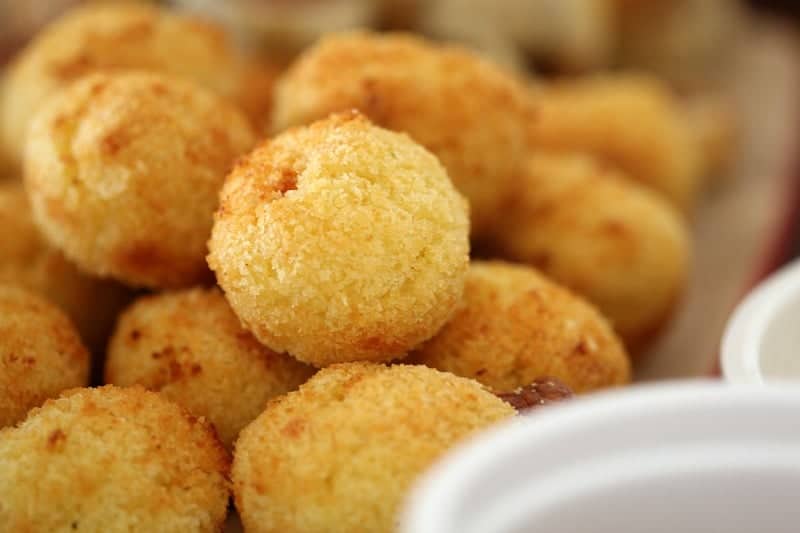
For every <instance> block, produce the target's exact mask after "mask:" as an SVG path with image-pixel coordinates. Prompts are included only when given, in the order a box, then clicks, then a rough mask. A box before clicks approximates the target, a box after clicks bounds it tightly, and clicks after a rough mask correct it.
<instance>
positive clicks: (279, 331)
mask: <svg viewBox="0 0 800 533" xmlns="http://www.w3.org/2000/svg"><path fill="white" fill-rule="evenodd" d="M468 233H469V221H468V216H467V206H466V203H465V202H464V199H463V198H462V197H461V196H460V195H459V193H458V192H457V191H456V190H455V189H454V188H453V185H452V183H451V182H450V180H449V179H448V178H447V173H446V171H445V169H444V168H443V167H442V165H441V164H440V163H439V161H438V160H437V159H436V157H435V156H433V155H432V154H431V153H430V152H428V151H427V150H425V149H424V148H422V147H421V146H419V145H418V144H416V143H415V142H414V141H412V140H411V139H410V138H409V137H408V136H406V135H404V134H400V133H394V132H391V131H388V130H384V129H382V128H378V127H376V126H373V125H372V124H371V123H370V122H369V121H368V120H367V119H366V118H364V117H363V116H361V115H359V114H357V113H344V114H338V115H333V116H331V117H330V118H328V119H326V120H322V121H319V122H317V123H315V124H313V125H311V126H309V127H301V128H297V129H292V130H290V131H288V132H286V133H284V134H282V135H280V136H278V137H276V138H275V139H273V140H271V141H267V142H265V143H264V144H262V145H261V146H259V147H258V148H256V149H255V150H254V151H253V152H252V153H251V154H250V155H249V156H247V157H246V158H243V159H242V160H241V161H240V162H239V163H238V164H237V166H236V168H234V170H233V172H232V173H231V174H230V176H228V179H227V181H226V182H225V186H224V188H223V190H222V194H221V202H220V207H219V209H218V210H217V212H216V214H215V222H214V229H213V232H212V235H211V240H210V242H209V250H210V254H209V258H208V261H209V265H210V266H211V268H212V270H214V272H215V273H216V275H217V281H218V282H219V284H220V286H221V287H222V288H223V289H224V291H225V293H226V296H227V298H228V301H229V302H230V303H231V306H232V307H233V310H234V311H235V312H236V314H237V315H238V316H239V318H240V319H241V320H242V321H243V322H244V323H245V325H246V326H247V327H248V329H250V330H251V331H252V332H253V333H254V334H255V336H256V337H257V338H258V339H259V340H260V341H261V342H263V343H264V344H266V345H267V346H269V347H270V348H272V349H273V350H275V351H277V352H285V351H288V352H289V353H290V354H292V355H293V356H295V357H296V358H297V359H299V360H301V361H305V362H308V363H311V364H313V365H315V366H325V365H329V364H332V363H338V362H346V361H356V360H373V361H388V360H391V359H395V358H398V357H402V356H403V355H405V354H406V352H407V351H408V350H410V349H411V348H413V347H414V346H416V345H417V344H419V343H421V342H422V341H425V340H427V339H428V338H430V337H431V336H432V335H433V334H434V333H436V331H437V330H438V329H439V328H440V327H441V326H442V325H443V324H444V323H445V322H446V321H447V319H448V318H449V317H450V315H451V313H452V312H453V310H454V309H455V306H456V304H457V303H458V301H459V300H460V299H461V293H462V290H463V288H464V276H465V275H466V271H467V266H468V262H469V258H468V254H469V242H468Z"/></svg>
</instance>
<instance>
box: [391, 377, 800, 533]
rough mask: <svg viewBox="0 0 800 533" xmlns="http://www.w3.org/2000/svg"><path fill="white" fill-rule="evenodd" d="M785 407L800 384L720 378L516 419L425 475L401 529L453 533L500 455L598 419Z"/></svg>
mask: <svg viewBox="0 0 800 533" xmlns="http://www.w3.org/2000/svg"><path fill="white" fill-rule="evenodd" d="M786 404H790V405H792V409H793V410H794V409H795V408H797V409H800V386H798V385H797V384H791V383H784V384H773V385H771V386H769V387H764V386H759V385H739V386H735V387H732V386H730V385H728V384H726V383H725V382H722V381H719V380H710V379H702V380H694V381H674V382H663V383H659V384H642V385H634V386H631V387H627V388H625V389H623V390H619V391H611V392H602V393H598V394H595V395H589V396H586V397H582V398H579V399H576V400H573V401H570V402H565V403H564V404H560V405H556V406H551V407H548V408H547V409H546V410H543V411H539V412H536V413H535V414H534V415H532V416H530V417H517V418H515V419H514V420H513V421H510V422H506V423H503V424H500V425H499V426H497V427H495V428H493V429H491V430H489V431H488V432H486V433H483V434H480V435H478V436H477V438H475V439H473V440H471V441H469V442H467V443H465V444H462V445H461V446H459V447H457V448H456V449H455V450H454V451H453V452H451V453H450V454H448V455H447V456H446V457H445V458H444V459H443V460H442V461H440V462H439V463H437V464H435V465H434V466H433V467H432V468H431V469H430V470H429V471H428V472H426V473H425V474H424V475H423V476H422V478H421V479H419V480H418V482H417V483H416V484H415V486H414V488H413V490H412V492H411V494H410V497H409V498H408V500H407V501H406V505H405V507H404V508H403V511H402V514H401V516H400V518H401V520H400V526H401V527H400V530H399V531H400V532H401V533H450V532H451V531H453V528H452V527H451V526H452V523H453V522H452V521H453V520H454V517H455V516H456V512H457V511H456V509H457V508H458V506H459V502H461V501H463V499H464V498H465V496H466V495H467V494H468V493H469V490H470V488H471V487H473V486H474V481H475V480H476V479H480V478H483V477H485V475H486V473H487V471H491V469H492V466H493V465H494V464H495V462H496V459H497V458H498V457H502V456H504V455H507V454H509V453H510V452H512V451H513V450H516V449H518V448H519V447H520V446H522V445H524V443H526V442H529V441H530V440H532V439H536V438H539V437H541V436H542V435H552V434H554V433H556V434H557V433H560V432H562V431H563V430H565V429H568V428H573V427H576V425H580V424H586V423H588V422H589V421H590V420H591V421H596V420H597V419H598V418H599V419H603V418H606V419H607V418H609V417H610V418H612V419H613V418H626V417H630V416H646V417H649V416H653V415H654V413H656V412H657V411H658V410H659V409H666V410H669V409H671V408H675V407H676V406H680V407H681V408H683V409H687V410H689V409H696V408H697V406H698V405H707V406H710V407H713V408H715V409H720V408H726V409H737V408H739V407H748V408H750V407H753V406H754V405H764V406H767V405H769V406H774V405H784V406H785V405H786ZM578 427H579V426H578ZM687 437H691V436H690V435H688V436H687Z"/></svg>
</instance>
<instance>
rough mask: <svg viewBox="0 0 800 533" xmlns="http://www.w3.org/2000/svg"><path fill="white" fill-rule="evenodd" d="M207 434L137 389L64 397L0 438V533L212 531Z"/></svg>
mask: <svg viewBox="0 0 800 533" xmlns="http://www.w3.org/2000/svg"><path fill="white" fill-rule="evenodd" d="M228 468H229V459H228V456H227V454H226V452H225V449H224V448H223V447H222V445H221V444H220V443H219V441H218V440H217V438H216V435H215V434H214V431H213V429H212V428H211V427H210V426H209V425H208V424H207V423H206V422H205V421H204V420H202V419H198V418H195V417H194V416H191V415H189V413H188V412H186V411H185V410H183V409H182V408H180V407H178V406H177V405H176V404H174V403H172V402H169V401H167V400H166V399H164V398H163V397H161V396H159V395H158V394H155V393H152V392H148V391H145V390H144V389H142V388H141V387H134V388H119V387H113V386H106V387H102V388H97V389H73V390H71V391H68V392H67V393H65V394H64V395H62V396H61V397H60V398H59V399H57V400H50V401H48V402H47V403H45V405H44V407H42V408H40V409H35V410H33V411H32V412H31V413H30V414H29V415H28V418H27V419H26V420H25V421H24V422H22V423H21V424H20V425H19V426H17V427H16V428H6V429H4V430H2V431H0V472H2V473H3V475H2V476H0V524H2V525H3V530H4V531H26V532H27V531H30V532H45V531H47V532H50V531H59V532H60V531H104V532H108V533H116V532H128V531H159V532H164V533H167V532H175V533H178V532H181V533H182V532H185V531H197V532H217V531H221V528H222V523H223V520H224V519H225V514H226V512H227V506H228V481H227V475H228Z"/></svg>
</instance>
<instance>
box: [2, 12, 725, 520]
mask: <svg viewBox="0 0 800 533" xmlns="http://www.w3.org/2000/svg"><path fill="white" fill-rule="evenodd" d="M271 79H272V78H271V73H270V72H269V71H268V70H266V69H261V68H260V67H259V65H258V64H257V63H255V62H253V61H252V60H249V59H248V58H246V57H243V56H241V55H239V54H238V53H237V52H236V51H235V50H234V49H233V48H232V46H231V45H230V44H229V43H228V41H227V40H226V39H225V37H224V35H223V33H222V32H221V31H220V30H219V29H217V28H215V27H213V26H210V25H208V24H207V23H199V22H197V21H194V20H191V19H189V18H187V17H184V16H182V15H179V14H176V13H171V12H166V11H162V10H159V9H158V8H154V7H149V6H143V5H130V4H123V5H120V4H99V5H89V6H88V7H83V8H79V9H77V10H75V11H73V12H71V13H69V14H67V15H66V16H64V17H63V18H62V19H61V20H58V21H56V22H55V23H53V24H52V25H50V26H49V27H47V28H46V29H45V30H44V31H43V32H42V33H41V34H40V35H38V36H37V37H36V38H35V39H34V40H33V41H32V42H31V43H30V44H29V45H28V46H27V48H25V49H24V50H23V51H22V52H21V53H20V54H19V55H18V56H17V58H16V59H15V61H14V62H13V64H12V65H11V66H10V68H9V70H8V72H7V75H6V79H5V85H4V89H3V91H2V95H1V96H0V132H1V133H2V135H0V138H1V139H2V147H3V154H4V158H5V159H6V165H7V166H8V168H11V169H17V170H16V172H19V174H20V175H21V176H22V177H23V180H24V189H23V187H22V186H20V184H19V183H17V182H16V181H15V180H14V179H13V178H14V176H13V174H14V173H15V171H14V170H11V171H9V179H7V180H6V181H5V182H4V183H2V184H1V185H0V283H2V285H0V385H2V387H0V427H3V429H1V430H0V530H2V531H28V532H40V531H41V532H45V531H47V532H50V531H107V532H115V531H160V532H162V531H163V532H168V531H176V532H178V531H180V532H184V531H217V530H219V529H220V527H221V525H222V523H223V521H224V520H225V517H226V514H227V512H228V504H229V499H230V497H231V495H232V496H233V498H234V501H235V506H236V510H237V511H238V513H239V515H240V517H241V520H242V523H243V526H244V529H245V531H252V532H261V531H263V532H282V533H291V532H314V533H318V532H323V531H331V532H334V531H341V532H358V531H363V532H384V531H385V532H388V531H392V530H393V528H394V526H395V524H396V519H397V512H398V509H399V508H400V506H401V504H402V501H403V498H404V497H405V495H406V493H407V491H408V489H409V487H410V486H411V485H412V483H413V482H414V480H415V479H416V478H417V477H418V475H419V474H420V473H421V472H422V471H424V470H425V469H426V468H427V467H428V466H429V465H430V464H431V463H432V462H433V461H434V460H436V459H437V458H438V457H440V456H441V455H442V453H443V452H445V451H446V450H448V449H449V448H451V447H452V446H453V445H454V444H456V443H457V442H460V441H461V440H463V439H464V438H466V437H467V436H468V435H470V434H472V433H474V432H475V431H478V430H481V429H484V428H486V427H487V426H490V425H492V424H494V423H496V422H499V421H501V420H503V419H506V418H509V417H512V416H514V415H515V413H516V411H515V409H514V408H513V407H512V405H511V404H510V403H507V402H506V401H504V399H508V397H509V394H511V395H512V396H513V394H514V393H515V392H519V391H520V390H523V391H524V390H526V388H529V387H531V386H535V385H536V383H539V382H541V380H543V379H545V378H554V379H556V380H558V381H560V382H563V384H565V386H566V387H568V388H570V389H571V390H573V391H575V392H576V393H578V394H580V393H584V392H589V391H594V390H597V389H602V388H605V387H613V386H619V385H624V384H626V383H628V382H629V380H630V357H629V354H631V355H637V354H639V353H641V351H642V350H643V349H644V348H645V347H646V346H647V344H648V343H649V342H651V341H652V339H653V338H654V336H655V335H656V334H657V333H658V331H659V330H661V329H662V327H663V326H664V325H665V324H666V323H667V322H668V320H669V317H670V315H671V314H672V312H673V310H674V308H675V306H676V304H677V302H678V301H679V299H680V295H681V292H682V289H683V287H684V284H685V281H686V277H687V268H688V240H689V239H688V235H687V226H686V221H685V216H686V214H687V213H689V212H690V211H691V207H692V204H693V203H694V201H695V200H696V198H697V196H698V194H699V193H700V191H701V190H702V186H703V184H702V179H703V178H704V176H705V175H707V174H708V173H709V171H710V169H709V165H710V163H709V162H708V161H706V160H704V157H705V154H704V152H703V150H702V146H703V145H704V143H705V142H707V141H708V140H707V139H704V138H700V137H699V136H698V135H696V134H695V132H694V130H693V129H692V127H691V117H690V116H689V114H688V112H687V111H686V110H685V109H684V108H683V107H681V105H680V103H679V102H678V101H677V100H676V99H675V97H674V96H673V95H672V93H671V92H670V91H668V90H667V89H666V88H665V87H664V86H662V84H660V83H659V82H658V81H655V80H652V79H649V78H646V77H640V76H615V77H609V76H606V77H597V78H592V79H584V80H581V81H578V82H569V83H567V82H563V83H559V84H547V83H542V82H534V81H531V80H526V79H524V78H523V77H521V76H520V75H518V74H515V73H512V72H508V71H505V70H503V69H501V68H500V67H497V66H495V65H493V64H492V63H490V62H489V61H487V60H485V59H482V58H481V57H479V56H477V55H475V54H473V53H471V52H469V51H467V50H464V49H460V48H457V47H454V46H448V45H441V44H434V43H432V42H427V41H425V40H423V39H421V38H418V37H413V36H408V35H391V34H372V33H363V32H359V33H345V34H339V35H332V36H329V37H326V38H324V39H322V41H321V42H319V43H318V44H316V45H315V46H313V47H312V48H310V49H309V50H307V51H306V52H304V53H303V54H302V56H301V57H299V58H298V59H297V60H296V61H295V62H294V64H292V65H291V66H289V68H288V69H287V70H286V71H285V72H284V73H283V74H282V76H281V77H280V79H279V80H278V81H277V82H276V85H275V87H274V95H273V91H272V86H271ZM265 80H270V81H265ZM273 96H274V97H273ZM471 242H472V243H473V244H475V243H477V244H479V245H480V246H481V249H483V250H488V251H489V253H490V254H491V256H492V257H495V258H502V259H504V260H506V261H516V262H517V263H511V262H503V261H501V260H497V259H495V260H473V261H470V243H471ZM215 282H216V286H215ZM133 298H135V300H133V301H132V299H133ZM125 305H127V306H128V307H127V309H126V310H124V312H122V313H121V314H120V315H119V316H118V317H117V310H119V309H120V308H121V307H123V306H125ZM115 321H116V322H115ZM114 322H115V324H114ZM112 328H113V332H112V331H111V329H112ZM109 337H110V340H108V339H109ZM90 368H94V369H95V374H97V375H100V376H102V377H101V378H100V379H99V381H102V382H103V383H105V385H104V386H101V387H95V388H89V387H87V385H88V384H89V383H90V381H89V376H90ZM100 368H102V369H103V370H102V371H100V373H98V369H100ZM95 381H98V380H95ZM528 392H530V391H528ZM528 397H530V394H529V395H528ZM511 403H515V402H511ZM515 405H516V403H515Z"/></svg>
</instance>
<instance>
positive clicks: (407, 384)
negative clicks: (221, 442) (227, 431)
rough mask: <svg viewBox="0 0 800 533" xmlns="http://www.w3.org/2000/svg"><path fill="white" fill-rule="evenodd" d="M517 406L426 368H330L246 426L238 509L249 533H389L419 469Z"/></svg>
mask: <svg viewBox="0 0 800 533" xmlns="http://www.w3.org/2000/svg"><path fill="white" fill-rule="evenodd" d="M514 413H515V412H514V409H513V408H512V407H511V406H510V405H508V404H506V403H505V402H503V401H502V400H501V399H499V398H498V397H496V396H495V395H494V394H492V393H490V392H489V391H487V390H486V389H484V388H483V387H482V386H481V385H480V384H478V383H477V382H475V381H472V380H468V379H464V378H460V377H456V376H454V375H452V374H448V373H444V372H438V371H436V370H432V369H429V368H425V367H422V366H408V365H396V366H389V367H387V366H384V365H376V364H372V363H347V364H340V365H334V366H331V367H328V368H326V369H323V370H321V371H320V372H318V373H317V374H316V375H315V376H314V377H313V378H311V380H309V381H308V382H307V383H306V384H304V385H302V386H301V387H300V390H299V391H296V392H292V393H289V394H288V395H286V396H283V397H281V398H279V399H277V400H275V401H273V402H271V403H270V404H269V406H268V407H267V409H266V410H265V411H264V413H263V414H262V415H261V416H260V417H258V418H257V419H256V420H255V421H254V422H253V423H252V424H250V425H249V426H248V427H247V428H245V430H244V431H243V432H242V435H241V436H240V437H239V440H238V441H237V443H236V452H235V457H234V466H233V483H234V493H235V498H236V507H237V509H238V511H239V513H240V515H241V517H242V521H243V523H244V526H245V530H247V531H248V532H252V533H260V532H265V533H266V532H278V531H280V532H282V533H300V532H304V533H306V532H320V531H328V532H338V531H341V532H348V533H359V532H363V533H381V532H385V533H390V532H392V531H394V530H395V526H396V519H397V512H398V510H399V506H400V505H401V503H402V500H403V498H404V497H405V496H406V493H407V491H408V490H409V488H410V486H411V484H412V483H413V481H414V480H415V479H416V478H417V476H419V475H420V474H421V473H422V472H423V471H424V470H425V469H426V468H427V467H428V466H430V464H431V463H432V462H433V461H434V460H436V459H437V458H439V457H440V456H441V455H442V454H443V453H444V452H446V451H447V450H448V449H450V448H451V447H452V446H453V445H455V444H457V443H458V442H460V441H462V440H463V439H465V438H467V437H468V436H470V435H472V434H473V433H474V432H476V431H479V430H481V429H484V428H486V427H488V426H490V425H492V424H495V423H497V422H499V421H501V420H503V419H506V418H509V417H512V416H513V415H514Z"/></svg>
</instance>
